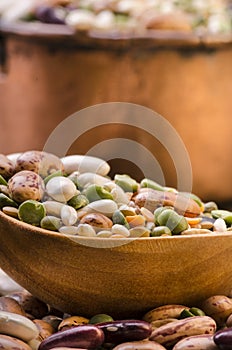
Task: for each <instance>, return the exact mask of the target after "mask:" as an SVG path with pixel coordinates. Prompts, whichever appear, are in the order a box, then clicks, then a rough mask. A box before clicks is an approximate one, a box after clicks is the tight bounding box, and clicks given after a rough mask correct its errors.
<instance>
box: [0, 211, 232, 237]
mask: <svg viewBox="0 0 232 350" xmlns="http://www.w3.org/2000/svg"><path fill="white" fill-rule="evenodd" d="M0 220H1V221H8V222H9V223H11V224H14V225H15V224H16V226H18V227H20V228H21V229H25V230H26V231H28V232H29V231H34V232H36V233H38V234H40V235H45V236H51V237H52V236H54V237H56V238H61V239H71V240H72V241H73V242H76V243H78V242H80V243H81V241H89V242H97V241H99V242H109V243H110V242H121V243H122V242H125V243H130V242H133V241H142V242H146V241H147V242H153V241H160V240H162V241H167V240H168V241H170V242H171V241H172V240H175V241H176V240H183V239H185V240H186V239H188V240H189V239H194V238H199V239H204V238H205V237H211V238H213V237H214V238H216V239H219V238H220V237H224V238H225V237H228V236H229V237H230V236H232V231H225V232H219V231H214V232H212V233H202V234H191V235H172V236H158V237H125V238H124V237H123V238H112V237H86V236H77V235H70V234H64V233H60V232H57V231H49V230H46V229H43V228H41V227H38V226H33V225H31V224H28V223H26V222H23V221H20V220H19V219H16V218H14V217H11V216H9V215H7V214H5V213H3V212H2V211H1V210H0Z"/></svg>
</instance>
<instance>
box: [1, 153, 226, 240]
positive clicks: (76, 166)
mask: <svg viewBox="0 0 232 350" xmlns="http://www.w3.org/2000/svg"><path fill="white" fill-rule="evenodd" d="M109 171H110V166H109V164H108V163H107V162H106V161H104V160H102V159H100V158H96V157H91V156H83V155H70V156H66V157H63V158H58V157H57V156H56V155H54V154H51V153H47V152H43V151H27V152H24V153H20V154H11V155H8V156H5V155H0V209H1V210H2V211H3V212H4V213H5V214H7V215H9V216H12V217H14V218H16V219H18V220H21V221H23V222H25V223H27V224H30V225H34V226H37V227H41V228H43V229H46V230H50V231H56V232H59V233H61V234H64V235H72V236H79V237H83V236H84V237H93V238H97V237H98V238H115V239H120V238H137V237H141V238H144V237H153V238H156V237H160V236H162V237H164V236H173V235H193V234H212V233H214V234H218V233H220V232H229V231H231V230H232V212H230V211H228V210H222V209H218V207H217V205H216V203H214V202H207V203H203V202H202V200H201V199H200V198H199V197H198V196H196V195H194V194H192V193H185V192H178V191H177V190H176V189H174V188H170V187H165V186H161V185H160V184H158V183H156V182H155V181H153V180H152V179H147V178H144V179H143V180H141V181H140V182H137V181H136V180H135V179H133V178H132V177H130V176H129V175H125V174H116V175H115V176H114V178H110V177H109V176H108V173H109Z"/></svg>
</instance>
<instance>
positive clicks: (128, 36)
mask: <svg viewBox="0 0 232 350" xmlns="http://www.w3.org/2000/svg"><path fill="white" fill-rule="evenodd" d="M0 34H1V35H2V36H3V37H7V36H12V35H13V36H19V37H21V38H26V39H29V40H30V39H33V41H34V40H38V41H41V40H42V41H45V42H50V43H52V42H53V43H55V42H58V43H59V42H65V43H66V45H67V46H68V45H71V46H73V45H75V46H79V47H89V48H104V49H106V48H107V49H130V48H133V47H134V48H150V49H152V48H157V47H164V48H170V47H174V48H175V47H186V48H221V47H227V46H230V45H232V33H231V34H209V33H208V34H197V33H194V32H183V31H173V30H149V31H146V32H144V33H141V34H138V33H134V32H132V31H124V32H119V31H116V30H112V31H107V32H103V31H96V30H91V31H88V32H77V31H76V30H75V29H73V28H71V27H69V26H67V25H56V24H45V23H40V22H20V21H18V22H4V21H0ZM67 39H68V40H67Z"/></svg>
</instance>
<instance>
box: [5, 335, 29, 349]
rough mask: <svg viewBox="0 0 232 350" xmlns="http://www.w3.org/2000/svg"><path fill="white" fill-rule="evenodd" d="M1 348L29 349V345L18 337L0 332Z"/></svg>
mask: <svg viewBox="0 0 232 350" xmlns="http://www.w3.org/2000/svg"><path fill="white" fill-rule="evenodd" d="M0 349H1V350H10V349H11V350H13V349H15V350H31V347H30V346H29V345H28V344H27V343H25V342H24V341H22V340H20V339H16V338H15V337H11V336H8V335H4V334H0Z"/></svg>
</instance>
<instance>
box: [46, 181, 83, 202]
mask: <svg viewBox="0 0 232 350" xmlns="http://www.w3.org/2000/svg"><path fill="white" fill-rule="evenodd" d="M46 191H47V194H48V195H49V196H50V197H51V198H52V199H54V200H56V201H58V202H62V203H66V202H67V201H69V200H70V199H71V198H72V197H73V196H75V194H76V193H77V189H76V186H75V185H74V183H73V182H72V180H70V179H68V178H66V177H64V176H56V177H53V178H52V179H51V180H49V181H48V183H47V185H46Z"/></svg>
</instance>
